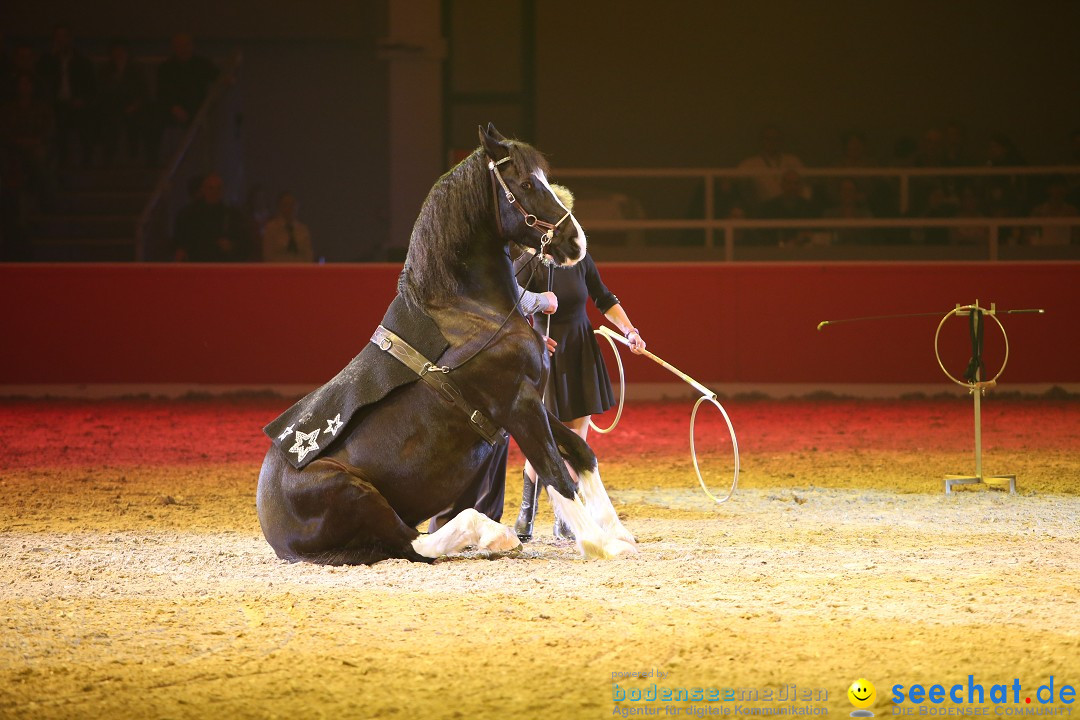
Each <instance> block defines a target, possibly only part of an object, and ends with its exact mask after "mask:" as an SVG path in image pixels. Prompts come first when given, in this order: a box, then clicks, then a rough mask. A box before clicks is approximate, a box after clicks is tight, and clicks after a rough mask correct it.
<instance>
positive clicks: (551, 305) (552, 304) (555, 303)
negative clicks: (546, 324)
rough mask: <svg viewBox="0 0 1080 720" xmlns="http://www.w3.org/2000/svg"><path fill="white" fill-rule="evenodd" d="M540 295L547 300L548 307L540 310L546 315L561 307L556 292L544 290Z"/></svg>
mask: <svg viewBox="0 0 1080 720" xmlns="http://www.w3.org/2000/svg"><path fill="white" fill-rule="evenodd" d="M540 297H542V298H544V299H545V300H547V307H546V308H544V309H543V310H541V311H540V312H542V313H544V314H545V315H551V314H552V313H553V312H555V311H556V310H558V309H559V298H557V297H555V293H553V292H542V293H540Z"/></svg>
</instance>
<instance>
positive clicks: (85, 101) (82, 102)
mask: <svg viewBox="0 0 1080 720" xmlns="http://www.w3.org/2000/svg"><path fill="white" fill-rule="evenodd" d="M37 74H38V77H39V78H40V79H41V83H42V90H43V97H45V98H46V99H47V100H48V101H49V102H51V103H52V104H53V114H54V116H55V118H56V150H57V159H58V160H59V162H60V164H61V165H66V164H67V163H68V160H69V156H70V151H71V144H70V143H71V136H72V135H76V136H78V138H79V149H80V151H81V153H82V163H83V165H84V166H86V165H89V164H90V156H91V152H92V150H93V118H92V117H91V115H90V113H91V106H92V103H93V100H94V93H95V85H96V82H95V77H94V64H93V63H92V62H91V61H90V59H89V58H88V57H86V56H85V55H83V54H82V53H80V52H79V51H78V50H76V49H75V41H74V39H73V38H72V35H71V30H70V28H68V27H67V26H66V25H57V26H56V27H55V28H54V29H53V38H52V48H51V50H50V51H49V52H48V53H46V54H44V55H42V56H41V59H39V60H38V63H37Z"/></svg>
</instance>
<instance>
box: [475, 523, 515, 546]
mask: <svg viewBox="0 0 1080 720" xmlns="http://www.w3.org/2000/svg"><path fill="white" fill-rule="evenodd" d="M476 545H477V547H478V548H479V549H480V550H487V551H488V552H507V551H509V550H514V549H517V548H519V547H521V541H520V540H518V536H517V535H515V534H514V531H513V530H511V529H510V528H508V527H506V526H505V525H499V524H496V523H492V524H491V525H490V526H488V527H486V528H484V531H483V533H482V534H481V535H480V540H479V541H478V542H477V544H476Z"/></svg>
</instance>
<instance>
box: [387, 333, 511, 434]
mask: <svg viewBox="0 0 1080 720" xmlns="http://www.w3.org/2000/svg"><path fill="white" fill-rule="evenodd" d="M371 342H373V343H375V344H376V345H377V346H378V347H379V349H380V350H382V351H384V352H387V353H390V354H391V355H393V356H394V357H395V358H397V359H398V360H399V361H400V362H401V363H402V364H404V365H405V366H406V367H407V368H409V369H410V370H412V371H413V372H415V373H416V374H417V375H419V376H420V379H421V380H423V381H424V382H426V383H427V384H428V385H429V386H431V389H433V390H434V391H435V393H436V394H437V395H438V396H439V397H440V398H442V399H443V400H445V401H446V402H448V403H450V404H451V405H453V406H454V407H456V408H457V409H459V410H461V412H463V413H465V416H466V417H467V418H469V425H471V426H472V429H473V430H475V431H476V432H477V433H479V435H480V437H482V438H484V440H486V441H487V442H488V444H490V445H494V444H495V443H497V442H499V441H500V440H504V439H506V431H505V430H503V429H502V428H501V427H499V426H498V425H496V424H495V423H493V422H492V421H491V420H490V419H489V418H488V417H487V416H486V415H484V414H483V413H482V412H480V411H479V410H475V409H473V407H472V406H471V405H469V403H467V402H465V399H464V398H463V397H462V396H461V391H460V390H458V388H457V385H455V384H454V383H453V382H452V381H451V380H450V378H449V377H447V372H448V371H449V368H445V367H440V366H438V365H435V364H434V363H432V362H431V361H430V360H428V359H427V358H426V357H424V356H423V355H421V354H420V353H418V352H417V351H416V348H414V347H413V346H412V345H410V344H409V343H407V342H405V341H404V340H402V339H401V338H400V337H398V336H397V335H395V334H394V333H393V332H392V331H390V330H387V329H386V328H384V327H383V326H382V325H380V326H379V327H378V328H376V330H375V333H374V334H373V335H372V336H371Z"/></svg>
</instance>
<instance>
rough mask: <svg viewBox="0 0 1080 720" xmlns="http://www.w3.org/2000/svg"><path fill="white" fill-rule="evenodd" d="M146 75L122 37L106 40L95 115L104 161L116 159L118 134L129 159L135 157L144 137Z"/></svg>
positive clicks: (108, 163)
mask: <svg viewBox="0 0 1080 720" xmlns="http://www.w3.org/2000/svg"><path fill="white" fill-rule="evenodd" d="M146 99H147V87H146V76H145V75H144V74H143V69H142V67H141V66H140V65H138V64H136V63H135V62H133V61H132V60H131V50H130V48H129V47H128V43H127V41H126V40H122V39H119V38H117V39H115V40H113V41H112V42H111V43H109V59H108V61H107V62H106V63H105V65H103V66H102V68H101V73H100V75H99V77H98V117H99V122H98V124H99V127H100V128H101V145H102V150H103V151H104V154H105V158H104V159H105V164H106V165H111V164H112V163H113V161H114V160H115V159H116V150H117V146H118V145H119V144H120V137H121V136H123V137H124V141H125V143H126V145H127V154H128V157H129V158H132V159H133V158H135V157H137V156H138V154H139V152H140V150H141V149H142V145H143V140H144V138H145V135H146V132H145V127H144V125H145V111H146Z"/></svg>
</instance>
